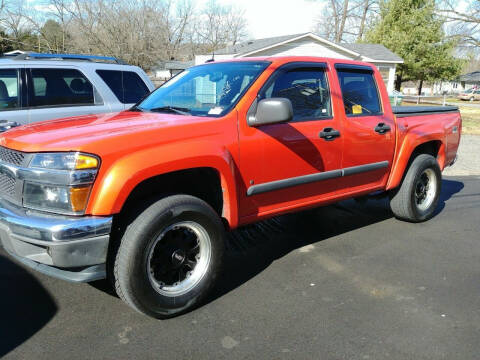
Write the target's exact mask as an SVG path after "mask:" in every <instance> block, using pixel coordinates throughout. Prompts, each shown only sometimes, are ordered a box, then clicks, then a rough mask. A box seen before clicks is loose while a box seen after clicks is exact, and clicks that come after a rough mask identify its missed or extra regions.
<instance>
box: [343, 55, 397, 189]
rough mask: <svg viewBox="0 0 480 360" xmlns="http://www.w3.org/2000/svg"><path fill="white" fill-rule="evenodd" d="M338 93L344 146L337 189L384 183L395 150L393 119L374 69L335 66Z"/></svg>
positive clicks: (346, 65)
mask: <svg viewBox="0 0 480 360" xmlns="http://www.w3.org/2000/svg"><path fill="white" fill-rule="evenodd" d="M335 68H336V72H337V75H338V76H337V78H338V81H339V83H340V89H341V92H342V98H343V105H344V113H343V114H342V116H343V117H344V121H343V125H344V128H343V133H342V135H344V148H343V159H342V169H343V175H344V176H343V177H342V179H341V182H340V183H341V187H342V189H341V190H340V192H341V193H342V194H350V193H357V192H362V191H368V190H372V191H374V190H377V189H381V188H383V187H384V186H385V185H386V182H387V180H388V176H389V174H390V169H391V166H392V162H393V156H394V152H395V119H394V117H393V115H392V111H391V109H390V104H389V103H384V104H382V102H381V98H380V96H379V89H378V86H377V85H380V86H383V82H382V78H381V76H380V75H379V73H378V72H373V69H372V68H370V67H369V66H359V65H350V64H336V65H335Z"/></svg>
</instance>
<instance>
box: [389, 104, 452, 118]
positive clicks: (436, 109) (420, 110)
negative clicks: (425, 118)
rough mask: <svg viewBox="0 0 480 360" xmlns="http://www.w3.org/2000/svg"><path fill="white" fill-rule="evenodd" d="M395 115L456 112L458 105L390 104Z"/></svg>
mask: <svg viewBox="0 0 480 360" xmlns="http://www.w3.org/2000/svg"><path fill="white" fill-rule="evenodd" d="M392 110H393V113H394V114H395V116H396V117H407V116H418V115H430V114H442V113H451V112H458V106H392Z"/></svg>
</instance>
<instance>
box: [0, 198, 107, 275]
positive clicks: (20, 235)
mask: <svg viewBox="0 0 480 360" xmlns="http://www.w3.org/2000/svg"><path fill="white" fill-rule="evenodd" d="M111 226H112V217H73V216H59V215H50V214H41V213H38V212H32V211H29V210H26V209H24V208H20V207H18V206H16V205H13V204H11V203H9V202H7V201H5V200H3V199H0V243H1V245H2V246H3V247H4V248H5V250H6V251H7V252H8V253H9V254H10V255H12V256H13V257H14V258H16V259H17V260H19V261H20V262H22V263H23V264H25V265H27V266H29V267H31V268H33V269H35V270H37V271H40V272H42V273H44V274H47V275H50V276H54V277H57V278H61V279H64V280H68V281H73V282H88V281H94V280H98V279H102V278H105V276H106V271H105V262H106V258H107V250H108V242H109V238H110V230H111Z"/></svg>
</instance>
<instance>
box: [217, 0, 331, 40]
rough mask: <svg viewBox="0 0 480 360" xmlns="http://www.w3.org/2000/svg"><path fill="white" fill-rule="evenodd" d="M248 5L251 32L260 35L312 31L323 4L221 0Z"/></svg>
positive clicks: (305, 0) (306, 0)
mask: <svg viewBox="0 0 480 360" xmlns="http://www.w3.org/2000/svg"><path fill="white" fill-rule="evenodd" d="M220 2H221V3H226V4H234V5H235V4H236V5H237V6H239V7H242V8H243V9H245V17H246V18H247V21H248V25H249V32H250V34H249V35H250V36H251V37H252V38H253V39H261V38H265V37H271V36H280V35H289V34H298V33H303V32H309V31H312V29H313V27H314V25H315V23H316V21H315V19H317V18H318V17H319V16H320V15H321V9H322V7H323V5H322V3H321V2H320V1H311V0H240V1H238V0H237V1H235V0H222V1H220Z"/></svg>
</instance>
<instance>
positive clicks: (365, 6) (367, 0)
mask: <svg viewBox="0 0 480 360" xmlns="http://www.w3.org/2000/svg"><path fill="white" fill-rule="evenodd" d="M369 7H370V0H365V1H364V2H363V10H362V19H361V20H360V28H359V30H358V37H357V41H358V40H362V38H363V33H364V31H365V22H366V21H367V14H368V9H369Z"/></svg>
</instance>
